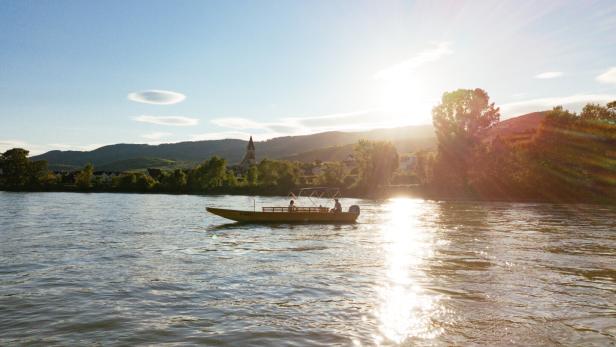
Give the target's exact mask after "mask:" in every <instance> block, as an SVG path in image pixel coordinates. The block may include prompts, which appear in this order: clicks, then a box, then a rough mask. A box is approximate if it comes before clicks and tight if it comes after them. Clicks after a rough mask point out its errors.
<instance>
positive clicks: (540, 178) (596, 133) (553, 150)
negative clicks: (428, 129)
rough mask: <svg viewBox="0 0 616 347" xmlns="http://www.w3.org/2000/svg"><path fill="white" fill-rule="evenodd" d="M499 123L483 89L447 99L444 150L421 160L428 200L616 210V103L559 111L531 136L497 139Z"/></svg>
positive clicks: (436, 112)
mask: <svg viewBox="0 0 616 347" xmlns="http://www.w3.org/2000/svg"><path fill="white" fill-rule="evenodd" d="M499 120H500V113H499V109H498V108H497V107H495V106H494V103H490V102H489V98H488V94H487V93H486V92H485V91H483V90H481V89H475V90H457V91H455V92H452V93H445V94H444V95H443V98H442V102H441V104H439V105H438V106H436V107H435V108H434V109H433V122H434V126H435V129H436V133H437V138H438V144H439V145H438V150H437V151H436V152H434V153H421V154H420V155H419V156H418V166H417V175H418V177H420V180H421V181H422V183H423V185H424V190H425V193H426V194H427V195H428V196H432V197H440V198H470V199H484V200H509V201H551V202H596V203H616V101H615V102H610V103H608V104H607V105H606V106H601V105H596V104H588V105H586V106H585V107H584V108H583V110H582V112H581V113H580V114H576V113H573V112H569V111H567V110H564V109H563V108H562V107H555V108H554V109H553V110H551V111H549V112H547V113H546V115H545V118H544V120H543V122H542V124H541V126H540V128H539V129H538V130H537V131H536V132H535V133H534V134H531V135H529V136H528V137H520V136H510V137H507V136H502V137H501V136H498V135H496V136H490V135H491V134H490V131H489V130H490V129H492V128H493V127H494V126H496V125H497V124H498V122H499ZM492 135H493V134H492Z"/></svg>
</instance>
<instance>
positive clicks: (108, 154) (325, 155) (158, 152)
mask: <svg viewBox="0 0 616 347" xmlns="http://www.w3.org/2000/svg"><path fill="white" fill-rule="evenodd" d="M544 118H545V112H533V113H529V114H525V115H522V116H518V117H513V118H509V119H506V120H504V121H502V122H500V123H499V124H498V125H497V126H495V127H494V128H492V129H490V130H489V131H488V133H487V135H488V137H494V136H497V135H500V136H523V137H525V138H528V137H530V136H532V134H533V133H534V132H535V131H536V130H537V129H538V128H539V126H540V124H541V122H542V121H543V119H544ZM362 139H365V140H373V141H391V142H392V143H393V144H394V145H395V146H396V148H397V149H398V152H399V153H401V154H402V153H408V152H413V151H417V150H421V149H431V148H434V147H435V146H436V136H435V134H434V128H433V126H432V125H419V126H406V127H400V128H390V129H375V130H370V131H362V132H341V131H330V132H324V133H317V134H311V135H301V136H284V137H276V138H273V139H269V140H266V141H255V147H256V154H257V160H259V161H260V160H261V159H264V158H269V159H287V160H296V161H303V162H312V161H314V160H321V161H332V160H343V159H344V158H346V157H347V156H348V155H349V154H350V153H352V152H353V144H355V143H357V142H358V141H359V140H362ZM247 144H248V141H246V140H238V139H225V140H207V141H189V142H178V143H165V144H160V145H147V144H115V145H109V146H103V147H100V148H97V149H95V150H92V151H49V152H47V153H44V154H41V155H37V156H33V157H32V158H31V159H32V160H47V162H48V164H49V168H50V169H52V170H61V171H70V170H77V169H80V168H81V167H83V166H84V165H86V164H87V163H92V165H94V169H95V170H103V169H104V170H109V171H130V170H143V169H146V168H151V167H158V168H166V169H170V168H174V167H191V166H194V165H196V164H197V163H199V162H202V161H204V160H207V159H209V158H210V157H212V156H214V155H217V156H220V157H223V158H225V159H226V160H227V161H228V162H229V163H230V164H231V165H233V164H237V163H239V162H240V160H241V159H242V157H243V155H244V153H245V151H246V145H247Z"/></svg>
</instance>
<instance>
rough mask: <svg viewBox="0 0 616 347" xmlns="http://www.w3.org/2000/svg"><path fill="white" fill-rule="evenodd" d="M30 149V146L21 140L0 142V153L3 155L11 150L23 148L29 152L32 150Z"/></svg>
mask: <svg viewBox="0 0 616 347" xmlns="http://www.w3.org/2000/svg"><path fill="white" fill-rule="evenodd" d="M30 147H31V146H30V145H29V144H28V143H27V142H25V141H21V140H0V153H4V152H6V151H8V150H9V149H13V148H23V149H27V150H30V151H31V150H32V149H31V148H30Z"/></svg>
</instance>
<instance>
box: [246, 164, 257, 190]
mask: <svg viewBox="0 0 616 347" xmlns="http://www.w3.org/2000/svg"><path fill="white" fill-rule="evenodd" d="M258 181H259V169H257V166H256V165H250V167H249V168H248V171H247V172H246V184H248V185H249V186H251V187H254V186H256V185H257V183H258Z"/></svg>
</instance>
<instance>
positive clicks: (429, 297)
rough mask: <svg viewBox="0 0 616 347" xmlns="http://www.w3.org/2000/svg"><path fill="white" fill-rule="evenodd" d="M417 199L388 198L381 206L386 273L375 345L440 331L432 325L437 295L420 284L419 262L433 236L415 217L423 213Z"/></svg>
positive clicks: (431, 335) (428, 251)
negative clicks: (384, 220)
mask: <svg viewBox="0 0 616 347" xmlns="http://www.w3.org/2000/svg"><path fill="white" fill-rule="evenodd" d="M423 204H424V202H423V201H421V200H414V199H408V198H399V199H392V200H390V202H389V203H388V204H387V205H386V206H385V208H386V209H387V211H389V216H388V217H387V220H388V221H389V222H388V224H387V225H385V226H384V227H383V229H382V237H383V239H384V240H383V241H384V242H383V244H384V249H383V254H384V256H385V264H386V273H385V274H384V283H383V285H382V287H381V288H380V290H379V297H380V305H379V307H378V309H377V316H378V318H379V321H380V324H379V330H380V336H378V337H377V338H376V339H375V340H376V341H375V342H376V343H377V344H387V343H391V342H394V343H401V342H403V341H405V340H406V339H408V338H413V337H414V338H420V339H431V338H434V337H436V336H438V335H439V334H440V333H441V331H440V330H439V329H437V328H434V327H433V326H432V323H431V322H432V317H433V315H434V313H435V312H436V311H437V309H438V300H439V298H438V296H435V295H433V294H431V293H429V292H427V291H426V290H424V288H423V287H422V283H421V279H422V278H423V276H424V274H423V270H422V264H423V262H424V261H425V259H426V258H427V257H429V256H431V254H432V252H433V249H432V244H433V242H432V241H433V236H432V235H431V234H430V233H428V232H427V231H426V230H425V229H423V228H422V227H421V225H420V221H419V219H420V218H421V215H422V214H423V213H425V212H426V211H425V209H424V206H423Z"/></svg>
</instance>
